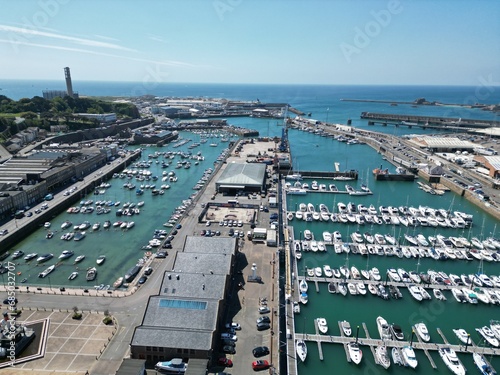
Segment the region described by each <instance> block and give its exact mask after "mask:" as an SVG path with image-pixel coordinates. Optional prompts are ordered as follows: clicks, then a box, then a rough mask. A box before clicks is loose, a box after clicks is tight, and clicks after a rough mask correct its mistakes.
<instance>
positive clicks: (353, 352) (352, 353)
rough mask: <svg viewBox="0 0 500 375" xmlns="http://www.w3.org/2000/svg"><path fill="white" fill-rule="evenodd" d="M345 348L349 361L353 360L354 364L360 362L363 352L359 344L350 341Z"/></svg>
mask: <svg viewBox="0 0 500 375" xmlns="http://www.w3.org/2000/svg"><path fill="white" fill-rule="evenodd" d="M347 349H348V352H349V357H350V358H351V361H352V362H354V363H355V364H357V365H359V364H360V362H361V359H363V352H362V351H361V349H360V348H359V345H358V344H357V343H356V342H350V343H349V344H347Z"/></svg>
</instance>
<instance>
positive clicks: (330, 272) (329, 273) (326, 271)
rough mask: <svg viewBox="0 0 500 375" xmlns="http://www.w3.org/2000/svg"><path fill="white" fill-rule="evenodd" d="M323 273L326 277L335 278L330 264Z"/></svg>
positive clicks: (324, 267) (324, 268)
mask: <svg viewBox="0 0 500 375" xmlns="http://www.w3.org/2000/svg"><path fill="white" fill-rule="evenodd" d="M323 273H324V274H325V277H333V271H332V269H331V267H330V266H329V265H328V264H325V265H324V266H323Z"/></svg>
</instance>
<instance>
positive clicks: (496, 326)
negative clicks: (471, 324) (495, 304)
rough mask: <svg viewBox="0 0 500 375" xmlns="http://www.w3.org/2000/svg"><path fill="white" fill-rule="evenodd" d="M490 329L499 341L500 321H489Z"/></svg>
mask: <svg viewBox="0 0 500 375" xmlns="http://www.w3.org/2000/svg"><path fill="white" fill-rule="evenodd" d="M490 328H491V330H492V331H493V333H494V334H495V337H496V338H497V339H499V340H500V321H498V320H490Z"/></svg>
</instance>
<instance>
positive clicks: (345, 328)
mask: <svg viewBox="0 0 500 375" xmlns="http://www.w3.org/2000/svg"><path fill="white" fill-rule="evenodd" d="M340 326H341V327H342V332H343V333H344V335H345V336H348V337H349V336H351V335H352V329H351V324H349V322H348V321H347V320H343V321H341V322H340Z"/></svg>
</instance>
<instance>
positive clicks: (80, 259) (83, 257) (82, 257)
mask: <svg viewBox="0 0 500 375" xmlns="http://www.w3.org/2000/svg"><path fill="white" fill-rule="evenodd" d="M84 259H85V255H78V256H77V257H76V259H75V263H80V262H81V261H82V260H84Z"/></svg>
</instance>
